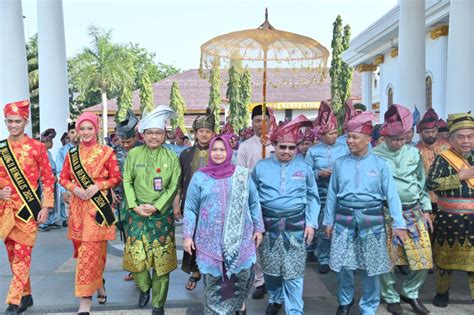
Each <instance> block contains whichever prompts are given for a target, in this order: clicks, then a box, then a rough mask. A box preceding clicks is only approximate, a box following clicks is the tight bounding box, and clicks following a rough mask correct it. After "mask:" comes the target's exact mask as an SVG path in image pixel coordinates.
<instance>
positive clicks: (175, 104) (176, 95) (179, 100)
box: [170, 81, 186, 133]
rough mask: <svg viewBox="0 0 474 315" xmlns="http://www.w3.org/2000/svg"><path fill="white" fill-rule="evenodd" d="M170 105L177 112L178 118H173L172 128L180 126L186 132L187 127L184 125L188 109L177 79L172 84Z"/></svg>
mask: <svg viewBox="0 0 474 315" xmlns="http://www.w3.org/2000/svg"><path fill="white" fill-rule="evenodd" d="M170 107H171V108H172V109H173V110H174V111H175V112H176V118H174V119H171V128H173V131H174V130H176V128H177V127H179V128H181V130H182V131H183V133H185V132H186V127H185V125H184V112H185V111H186V104H185V103H184V99H183V97H182V96H181V93H180V92H179V86H178V82H176V81H173V84H172V85H171V93H170Z"/></svg>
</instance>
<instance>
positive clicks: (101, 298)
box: [97, 279, 107, 305]
mask: <svg viewBox="0 0 474 315" xmlns="http://www.w3.org/2000/svg"><path fill="white" fill-rule="evenodd" d="M102 284H103V288H104V292H105V279H102ZM97 302H99V304H100V305H104V304H105V303H107V295H101V294H97Z"/></svg>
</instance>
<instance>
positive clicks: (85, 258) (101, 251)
mask: <svg viewBox="0 0 474 315" xmlns="http://www.w3.org/2000/svg"><path fill="white" fill-rule="evenodd" d="M73 244H74V258H77V266H76V296H77V297H85V296H92V295H93V294H94V293H95V291H97V290H98V289H99V288H101V287H102V284H103V283H102V281H103V280H102V277H103V274H104V269H105V262H106V258H107V241H98V242H80V241H76V240H73Z"/></svg>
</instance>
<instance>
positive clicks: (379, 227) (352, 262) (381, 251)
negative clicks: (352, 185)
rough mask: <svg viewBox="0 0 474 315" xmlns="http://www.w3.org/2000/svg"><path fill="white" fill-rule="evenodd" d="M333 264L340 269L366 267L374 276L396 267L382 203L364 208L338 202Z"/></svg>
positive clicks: (331, 262)
mask: <svg viewBox="0 0 474 315" xmlns="http://www.w3.org/2000/svg"><path fill="white" fill-rule="evenodd" d="M350 204H352V207H351V206H350ZM361 206H363V205H361ZM329 266H330V267H331V269H332V270H334V271H336V272H339V271H341V269H342V268H346V269H349V270H356V269H362V270H366V271H367V274H368V275H369V276H370V277H371V276H375V275H380V274H384V273H387V272H389V271H390V270H391V269H392V264H391V261H390V257H389V251H388V249H387V237H386V231H385V219H384V215H383V206H382V204H371V205H369V204H367V205H366V207H365V208H364V207H358V205H356V204H354V203H351V202H348V203H347V204H342V203H341V201H339V202H338V209H337V211H336V222H335V225H334V230H333V235H332V241H331V258H330V261H329Z"/></svg>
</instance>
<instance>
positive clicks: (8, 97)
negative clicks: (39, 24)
mask: <svg viewBox="0 0 474 315" xmlns="http://www.w3.org/2000/svg"><path fill="white" fill-rule="evenodd" d="M0 21H1V23H2V26H1V27H0V107H1V109H2V111H1V112H0V115H2V118H1V119H0V139H5V138H6V137H7V136H8V132H7V129H6V127H5V122H4V119H3V107H4V106H5V104H8V103H11V102H17V101H22V100H29V99H30V92H29V83H28V66H27V62H26V41H25V31H24V26H23V10H22V6H21V1H18V0H1V1H0ZM26 128H27V129H26V132H27V133H28V134H30V135H31V124H28V126H27V127H26Z"/></svg>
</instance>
